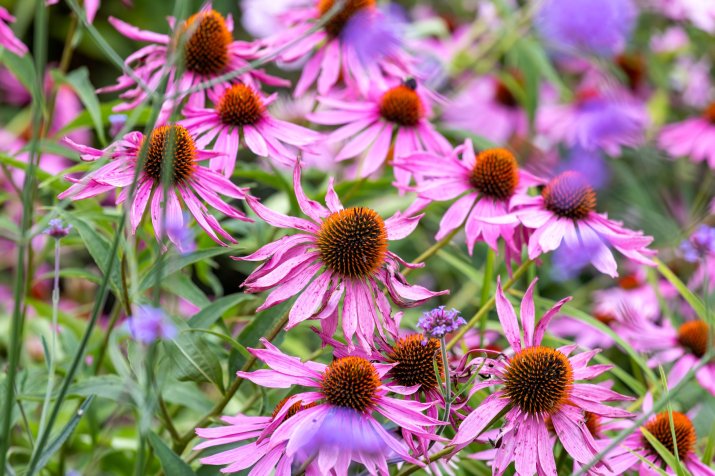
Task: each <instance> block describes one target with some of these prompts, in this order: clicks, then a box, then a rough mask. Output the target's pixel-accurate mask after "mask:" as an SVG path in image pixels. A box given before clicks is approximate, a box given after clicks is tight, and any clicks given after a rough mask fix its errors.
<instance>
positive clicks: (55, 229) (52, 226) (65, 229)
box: [45, 218, 72, 240]
mask: <svg viewBox="0 0 715 476" xmlns="http://www.w3.org/2000/svg"><path fill="white" fill-rule="evenodd" d="M71 229H72V225H67V226H65V225H64V223H62V220H60V219H59V218H53V219H52V220H50V222H49V226H48V227H47V228H45V233H46V234H48V235H50V236H51V237H52V238H56V239H58V240H59V239H60V238H64V237H65V236H67V235H69V233H70V230H71Z"/></svg>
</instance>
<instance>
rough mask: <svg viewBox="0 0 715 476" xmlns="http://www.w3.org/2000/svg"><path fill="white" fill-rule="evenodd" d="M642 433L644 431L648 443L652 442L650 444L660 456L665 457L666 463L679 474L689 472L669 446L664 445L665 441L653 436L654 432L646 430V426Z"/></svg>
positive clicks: (642, 428)
mask: <svg viewBox="0 0 715 476" xmlns="http://www.w3.org/2000/svg"><path fill="white" fill-rule="evenodd" d="M641 433H643V436H645V437H646V439H647V440H648V443H650V445H651V446H652V447H653V449H655V450H656V451H657V452H658V456H660V457H661V458H662V459H663V461H665V464H667V465H668V466H670V467H671V468H673V469H675V470H676V471H677V472H678V474H684V475H686V474H688V473H687V472H685V469H683V467H682V465H681V464H680V462H679V461H677V460H676V459H675V456H674V455H673V453H671V452H670V451H668V448H666V447H665V446H663V443H661V442H660V441H658V438H656V437H655V436H653V434H652V433H651V432H650V431H648V430H646V428H645V427H641Z"/></svg>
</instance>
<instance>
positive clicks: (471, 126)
mask: <svg viewBox="0 0 715 476" xmlns="http://www.w3.org/2000/svg"><path fill="white" fill-rule="evenodd" d="M514 78H515V81H516V82H517V83H520V82H523V80H522V79H520V78H521V77H520V76H518V75H516V76H514ZM474 111H479V114H475V113H474ZM443 119H444V124H445V126H447V127H449V128H451V129H457V130H463V131H469V132H472V133H474V134H477V135H478V136H481V137H484V138H486V139H489V140H490V141H492V142H494V143H496V144H504V143H506V142H507V141H508V140H509V139H510V138H511V137H512V136H513V135H515V134H517V135H524V134H526V132H527V131H528V128H529V120H528V118H527V116H526V112H525V111H524V109H523V108H522V107H521V105H520V104H519V101H518V100H517V98H516V97H515V96H514V93H512V91H511V90H510V89H509V88H508V87H507V86H506V83H505V82H504V81H502V80H500V79H499V78H497V77H494V76H485V77H481V78H476V79H474V80H473V81H471V82H469V83H468V84H466V85H465V86H464V87H463V88H462V89H461V91H460V92H459V93H458V94H457V95H456V96H455V97H454V98H453V99H452V100H451V101H450V103H449V107H448V108H445V111H444V114H443Z"/></svg>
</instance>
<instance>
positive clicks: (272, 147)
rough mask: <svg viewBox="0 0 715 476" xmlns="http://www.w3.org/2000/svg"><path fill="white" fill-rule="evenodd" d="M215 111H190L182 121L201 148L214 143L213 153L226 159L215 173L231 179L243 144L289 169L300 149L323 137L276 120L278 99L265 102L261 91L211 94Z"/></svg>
mask: <svg viewBox="0 0 715 476" xmlns="http://www.w3.org/2000/svg"><path fill="white" fill-rule="evenodd" d="M208 96H209V98H210V99H211V101H212V102H213V103H214V108H213V109H205V108H201V109H198V108H193V107H186V108H184V110H183V114H184V117H185V119H184V120H182V121H180V124H182V125H184V126H185V127H186V128H187V129H189V131H191V132H192V134H194V135H195V136H196V137H197V139H196V145H197V146H198V147H202V148H203V147H204V146H208V145H209V144H211V143H212V142H214V140H215V142H214V144H213V147H212V150H214V151H217V152H221V153H222V154H223V155H222V156H221V157H217V158H216V159H214V160H212V161H211V169H213V170H218V171H220V172H222V173H223V174H224V175H226V176H227V177H230V176H231V174H232V173H233V169H234V167H235V166H236V155H237V154H238V148H239V144H240V143H241V142H243V143H244V144H245V145H246V146H247V147H248V148H249V149H250V150H251V152H253V153H254V154H256V155H258V156H260V157H269V158H271V159H274V160H275V161H276V162H278V163H279V164H281V165H283V166H285V167H292V166H293V165H294V164H295V159H296V156H297V155H298V150H299V149H304V148H305V146H307V145H308V144H311V143H313V142H315V141H316V140H317V139H318V138H319V137H320V135H319V134H318V133H316V132H314V131H311V130H310V129H306V128H304V127H301V126H297V125H295V124H291V123H290V122H286V121H281V120H279V119H275V118H274V117H272V116H271V114H270V113H269V112H268V111H267V110H266V106H268V105H269V104H271V103H272V102H273V101H274V100H275V99H276V97H277V94H272V95H271V96H269V97H267V98H262V97H261V96H260V94H259V93H258V91H256V90H255V89H253V88H252V87H250V86H247V85H245V84H242V83H237V84H234V85H233V86H229V87H227V88H225V89H224V90H223V91H221V92H220V93H219V94H218V95H217V93H216V92H215V91H213V90H212V91H209V92H208Z"/></svg>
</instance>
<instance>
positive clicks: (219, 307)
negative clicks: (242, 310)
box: [188, 293, 255, 329]
mask: <svg viewBox="0 0 715 476" xmlns="http://www.w3.org/2000/svg"><path fill="white" fill-rule="evenodd" d="M253 299H255V297H254V296H251V295H250V294H243V293H236V294H231V295H229V296H224V297H222V298H219V299H217V300H215V301H214V302H212V303H211V304H209V305H208V306H206V307H204V308H203V309H201V310H200V311H199V312H197V313H196V314H194V316H193V317H192V318H191V319H189V322H188V324H189V326H190V327H193V328H202V329H208V328H209V327H211V326H212V325H213V324H214V323H215V322H216V321H217V320H219V319H220V318H221V316H222V315H223V314H224V313H225V312H226V311H228V310H229V309H231V308H232V307H234V306H236V305H238V304H239V303H241V302H243V301H249V300H253Z"/></svg>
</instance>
